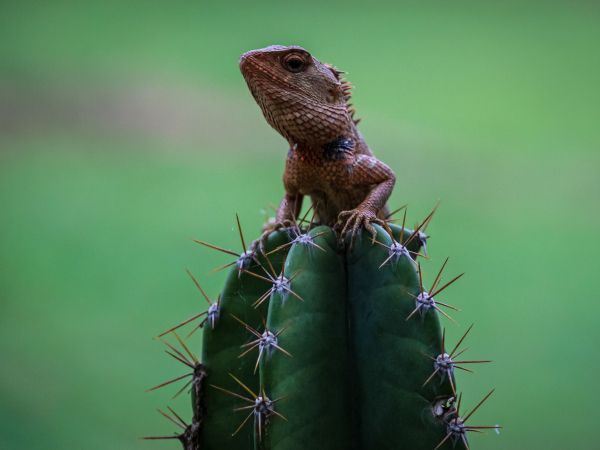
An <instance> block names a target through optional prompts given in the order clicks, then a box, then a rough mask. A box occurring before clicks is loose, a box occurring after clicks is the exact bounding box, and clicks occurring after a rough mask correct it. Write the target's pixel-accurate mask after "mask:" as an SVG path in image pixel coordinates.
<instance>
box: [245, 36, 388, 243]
mask: <svg viewBox="0 0 600 450" xmlns="http://www.w3.org/2000/svg"><path fill="white" fill-rule="evenodd" d="M240 70H241V72H242V74H243V76H244V78H245V80H246V83H247V84H248V87H249V89H250V91H251V92H252V95H253V96H254V99H255V100H256V102H257V103H258V105H259V106H260V108H261V109H262V112H263V115H264V116H265V119H266V120H267V122H268V123H269V124H270V125H271V126H272V127H273V128H275V130H277V132H279V134H281V135H282V136H283V137H284V138H285V139H286V140H287V141H288V143H289V147H290V149H289V152H288V155H287V160H286V165H285V173H284V175H283V184H284V187H285V196H284V198H283V200H282V201H281V204H280V205H279V208H278V210H277V214H276V217H275V222H274V223H273V224H269V225H267V226H266V227H265V230H264V231H265V233H264V234H263V238H264V237H265V236H266V235H268V233H269V232H271V231H273V230H275V229H278V228H281V227H285V226H288V225H289V224H290V222H292V221H294V220H295V219H296V218H297V217H298V215H299V214H300V210H301V207H302V199H303V197H304V196H305V195H308V196H310V198H311V200H312V205H313V207H314V210H315V220H316V222H319V223H321V224H324V225H329V226H335V227H336V229H338V230H340V229H341V235H342V236H344V235H346V233H351V236H352V238H354V236H355V234H356V233H357V231H358V230H359V229H360V228H361V227H365V228H366V229H367V230H368V231H369V232H370V233H371V234H372V235H373V236H375V234H376V232H375V229H374V228H373V226H372V223H379V224H382V225H383V224H384V220H385V218H386V215H387V207H386V202H387V200H388V198H389V196H390V194H391V193H392V189H393V187H394V183H395V181H396V178H395V175H394V172H392V170H391V169H390V168H389V167H388V166H387V165H385V164H384V163H382V162H381V161H379V160H378V159H376V158H375V157H374V156H373V153H372V152H371V150H370V149H369V147H368V146H367V144H366V143H365V141H364V139H363V137H362V135H361V134H360V133H359V131H358V129H357V126H356V125H357V123H358V120H355V119H354V109H353V108H352V105H351V104H350V103H349V101H350V89H351V86H350V84H349V83H348V82H347V81H345V80H344V79H343V78H342V73H343V72H341V71H340V70H338V69H336V68H335V67H334V66H331V65H329V64H324V63H322V62H320V61H319V60H318V59H316V58H314V57H313V56H311V54H310V53H309V52H307V51H306V50H305V49H303V48H302V47H298V46H289V47H287V46H281V45H272V46H270V47H266V48H262V49H258V50H252V51H249V52H246V53H244V54H243V55H242V56H241V58H240Z"/></svg>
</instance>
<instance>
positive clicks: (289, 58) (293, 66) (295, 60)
mask: <svg viewBox="0 0 600 450" xmlns="http://www.w3.org/2000/svg"><path fill="white" fill-rule="evenodd" d="M282 62H283V67H284V68H285V69H286V70H288V71H289V72H292V73H298V72H302V71H303V70H304V69H306V62H305V61H304V58H302V57H301V56H300V55H298V54H295V53H292V54H289V55H286V56H285V57H284V58H283V61H282Z"/></svg>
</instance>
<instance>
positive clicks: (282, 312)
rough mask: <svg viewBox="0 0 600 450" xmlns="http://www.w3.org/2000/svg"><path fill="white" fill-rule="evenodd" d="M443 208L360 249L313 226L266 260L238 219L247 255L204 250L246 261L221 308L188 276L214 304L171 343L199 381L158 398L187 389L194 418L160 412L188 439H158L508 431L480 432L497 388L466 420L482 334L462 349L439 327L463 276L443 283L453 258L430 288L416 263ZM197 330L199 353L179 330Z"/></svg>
mask: <svg viewBox="0 0 600 450" xmlns="http://www.w3.org/2000/svg"><path fill="white" fill-rule="evenodd" d="M434 211H435V209H434ZM434 211H432V213H431V214H429V215H428V216H427V217H426V218H425V220H423V221H422V222H421V224H420V225H419V226H417V227H415V229H414V230H410V229H407V228H406V227H405V223H406V209H404V216H403V219H402V225H397V224H395V223H393V222H394V221H393V220H392V219H391V218H390V217H388V218H387V219H386V221H385V224H384V226H383V227H382V226H379V225H375V230H376V236H372V235H371V234H370V233H368V232H366V231H363V232H362V234H360V235H358V237H357V238H356V240H355V241H354V242H352V245H350V242H349V240H348V239H346V240H345V241H343V242H340V241H339V239H338V235H337V234H336V233H335V232H334V231H333V230H332V229H331V228H329V227H326V226H316V225H314V224H313V223H312V221H310V222H307V220H306V217H305V218H303V219H300V220H298V221H297V222H294V223H293V224H292V226H291V227H290V228H286V229H280V230H278V231H275V232H273V233H271V234H270V235H269V236H268V238H267V239H266V241H265V246H264V249H262V251H259V250H258V249H257V248H258V247H257V246H250V247H248V246H247V245H246V241H245V238H244V235H243V233H242V229H241V226H240V223H239V219H238V220H237V225H238V229H239V233H240V240H241V246H242V249H241V252H239V253H238V252H234V251H231V250H227V249H224V248H221V247H218V246H216V245H213V244H208V243H206V242H204V241H196V242H197V243H199V244H201V245H203V246H206V247H210V248H212V249H215V250H217V251H220V252H224V253H226V254H228V255H231V256H232V257H233V258H234V260H233V261H231V262H230V263H229V264H227V265H226V266H223V268H226V267H230V270H229V274H228V276H227V280H226V282H225V286H224V288H223V291H222V293H221V295H220V296H219V298H218V299H217V300H211V299H210V298H209V297H208V296H207V295H206V293H205V292H204V290H203V289H202V287H201V286H200V284H199V283H198V281H197V280H196V279H195V278H194V277H193V276H192V274H191V273H189V272H188V273H189V275H190V277H191V278H192V280H193V282H194V283H195V285H196V287H197V288H198V290H199V292H200V293H201V295H202V297H203V299H204V300H205V301H206V302H207V304H208V309H207V310H206V311H204V312H201V313H198V314H197V315H195V316H192V317H191V318H189V319H186V320H184V321H183V322H181V323H180V324H179V325H176V326H174V327H171V328H169V329H168V330H167V331H165V332H163V333H161V334H160V338H165V337H167V336H168V335H172V336H173V337H174V338H175V341H176V343H177V346H175V345H173V344H171V343H169V342H167V341H166V340H165V341H163V342H164V343H165V345H166V346H167V350H166V352H167V353H168V354H169V355H170V356H171V357H172V358H174V359H176V360H177V361H179V362H180V363H181V364H183V365H184V366H186V368H187V369H188V372H187V373H186V374H183V375H180V376H177V377H175V378H173V379H172V380H168V381H166V382H163V383H161V384H159V385H158V386H156V387H154V388H152V389H151V390H155V389H158V388H161V387H164V386H167V385H170V384H171V383H177V382H181V383H183V386H182V387H181V388H180V389H179V390H178V391H177V393H176V394H175V395H176V396H177V395H179V394H180V393H182V392H184V391H186V390H188V391H190V392H191V397H192V410H193V416H192V421H191V423H189V424H188V423H186V422H185V421H184V420H183V419H182V418H181V417H180V416H179V415H178V414H177V413H176V412H175V411H173V410H172V409H171V408H168V409H169V413H170V414H168V413H165V412H164V411H162V410H159V412H160V413H161V414H162V415H163V416H165V417H166V418H167V419H169V420H170V421H171V422H172V423H174V424H175V425H176V426H177V427H178V428H180V430H181V431H180V432H179V433H176V434H174V435H172V436H155V437H148V438H147V439H176V440H179V441H180V442H181V443H182V445H183V447H184V449H195V450H200V449H202V450H222V449H231V450H250V449H260V450H295V449H306V448H311V449H313V448H314V449H321V450H337V449H339V450H342V449H344V450H346V449H354V450H366V449H411V450H421V449H422V450H437V449H451V448H459V449H460V448H463V449H469V443H468V434H469V433H470V432H482V431H484V430H486V429H494V430H496V431H498V429H499V428H500V427H499V426H497V425H494V426H480V425H472V424H471V418H472V416H473V415H474V413H475V412H476V411H477V410H478V409H479V407H480V406H481V405H482V404H483V403H484V402H485V401H486V400H487V399H488V398H489V397H490V395H491V394H492V392H493V391H491V392H490V393H488V394H487V395H486V396H485V397H483V399H482V400H481V401H480V402H479V403H478V404H477V405H476V406H475V407H474V408H473V409H471V411H470V412H467V413H465V414H463V413H462V411H461V397H462V395H461V394H459V393H458V392H457V385H456V378H455V372H456V371H457V370H458V371H465V372H471V371H472V370H471V369H470V368H469V367H472V365H474V364H481V363H486V362H490V361H489V360H478V359H469V358H466V357H464V353H465V352H466V349H463V348H462V344H463V342H464V341H465V339H466V338H467V336H468V334H469V333H470V331H471V329H472V325H471V326H470V327H469V328H468V329H467V330H466V332H465V333H464V335H463V336H462V337H461V338H460V339H459V340H458V342H456V343H455V344H454V345H452V346H450V345H448V343H447V342H446V339H445V331H444V330H443V329H442V327H441V326H440V315H443V316H445V317H446V318H448V319H449V320H452V318H451V317H450V315H449V314H448V312H447V311H458V309H457V308H456V307H454V306H452V305H449V304H447V303H445V302H443V301H442V300H443V299H440V296H442V294H443V293H444V291H445V290H446V289H447V288H448V287H449V286H451V285H452V284H453V283H454V282H455V281H457V280H458V279H459V278H460V277H461V276H462V274H460V275H457V276H455V277H453V278H451V279H450V280H449V281H447V282H444V280H443V278H444V273H443V272H444V270H445V268H446V266H447V263H448V259H446V260H445V261H444V263H443V264H442V266H441V268H440V269H439V271H438V272H437V274H436V276H435V278H434V281H433V283H432V284H431V285H430V286H429V288H425V285H424V283H423V274H422V268H421V264H420V263H419V262H417V259H418V258H419V257H425V255H426V251H425V245H426V241H427V235H426V233H425V229H426V227H427V225H428V224H429V222H430V221H431V219H432V217H433V213H434ZM445 310H446V311H445ZM196 321H199V323H197V324H195V325H193V328H192V332H194V331H195V330H197V329H198V328H203V349H202V355H201V358H199V357H197V356H196V355H195V354H194V353H193V352H192V351H191V350H190V349H189V348H188V346H187V345H186V343H185V341H184V339H182V338H181V337H180V336H179V335H178V334H177V330H178V329H179V328H181V327H184V326H189V325H190V324H194V323H195V322H196ZM184 381H185V382H184ZM188 388H189V389H188Z"/></svg>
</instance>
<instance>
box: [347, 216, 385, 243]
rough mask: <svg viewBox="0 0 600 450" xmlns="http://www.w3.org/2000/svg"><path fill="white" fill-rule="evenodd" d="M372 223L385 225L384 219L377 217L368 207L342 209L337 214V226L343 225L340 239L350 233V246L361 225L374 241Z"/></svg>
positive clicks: (374, 231)
mask: <svg viewBox="0 0 600 450" xmlns="http://www.w3.org/2000/svg"><path fill="white" fill-rule="evenodd" d="M373 223H376V224H378V225H382V226H385V221H383V220H381V219H379V218H377V215H376V214H375V213H374V212H373V211H370V210H368V209H367V210H365V209H360V208H357V209H352V210H349V211H342V212H340V214H339V215H338V226H341V225H342V224H343V225H344V226H343V228H342V231H341V233H340V235H341V237H342V239H343V238H344V237H345V236H346V235H347V234H348V233H350V248H352V246H353V245H354V240H355V239H356V235H357V234H358V232H359V230H360V228H361V227H364V228H365V229H366V230H367V231H368V232H369V233H371V236H373V242H375V239H376V238H377V230H375V228H374V227H373V225H372V224H373Z"/></svg>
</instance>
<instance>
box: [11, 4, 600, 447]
mask: <svg viewBox="0 0 600 450" xmlns="http://www.w3.org/2000/svg"><path fill="white" fill-rule="evenodd" d="M599 23H600V7H599V6H598V3H597V2H592V1H573V2H567V1H564V2H552V1H546V2H530V1H507V2H478V1H473V2H463V1H454V2H447V1H431V2H389V3H387V2H386V3H378V2H369V3H366V2H364V1H363V2H352V1H344V2H341V3H336V2H324V1H320V2H311V1H306V0H305V1H302V2H293V3H290V4H287V3H286V2H282V1H277V2H272V3H268V2H245V1H240V2H235V1H229V2H219V3H217V2H214V3H212V4H209V3H207V2H202V1H197V2H183V1H172V2H150V1H127V2H124V1H115V0H104V1H102V2H83V1H82V2H66V1H60V0H56V1H53V2H30V1H26V0H21V1H9V0H6V1H3V2H2V3H1V5H0V205H1V213H0V349H1V352H0V354H1V358H2V362H1V364H0V367H1V369H0V448H2V449H29V450H35V449H92V450H93V449H154V448H178V443H177V442H169V443H163V444H162V445H161V444H160V443H156V442H145V441H141V440H139V439H138V438H139V437H140V436H144V435H147V434H164V433H170V432H171V431H172V427H171V426H170V424H169V423H168V422H166V421H165V420H164V419H163V418H161V417H160V416H159V415H158V414H156V413H155V411H154V409H155V408H156V407H163V406H164V405H166V404H171V405H173V406H174V407H175V408H177V410H178V411H180V412H181V413H182V414H183V415H184V416H185V417H189V406H188V402H187V399H185V398H178V399H176V400H175V401H171V400H170V397H171V396H172V395H173V394H174V392H175V391H176V388H175V387H172V388H171V389H166V390H165V391H163V392H156V393H151V394H147V393H145V392H144V389H146V388H148V387H150V386H153V385H154V384H157V383H158V382H160V381H163V380H165V379H168V378H169V377H174V376H176V375H179V374H180V373H182V368H180V367H179V366H178V365H177V364H176V363H175V362H174V361H171V360H169V359H168V358H167V357H166V356H165V355H164V353H163V352H162V348H161V345H160V344H159V343H157V342H156V341H154V340H153V339H152V336H155V335H156V334H157V333H158V332H160V331H163V330H164V329H165V328H167V327H168V326H169V325H172V324H175V323H177V321H179V320H181V319H183V318H185V317H187V316H189V315H192V314H193V313H195V312H197V311H198V310H199V308H204V307H205V304H204V303H203V302H202V301H201V300H200V298H199V297H198V295H197V292H196V291H195V288H194V286H193V285H192V284H191V283H190V282H189V280H188V279H187V277H186V275H185V272H184V269H185V268H190V269H191V270H192V271H193V272H194V273H195V274H196V275H197V276H198V277H199V278H200V280H201V282H202V284H203V285H204V287H205V288H206V289H207V291H208V292H209V293H210V294H211V295H216V294H217V293H218V292H219V289H220V286H221V284H222V282H223V278H224V274H222V273H220V274H214V273H210V269H211V268H213V267H215V266H217V265H218V264H221V263H224V262H227V261H228V259H227V258H226V257H224V256H222V255H220V254H215V253H212V252H210V251H208V250H207V249H205V248H200V247H199V246H197V245H195V244H193V243H192V241H191V239H192V238H201V239H204V240H207V241H210V242H214V243H217V244H219V245H223V246H225V247H227V248H233V249H239V243H238V239H237V234H236V231H235V229H234V227H233V225H234V214H235V213H236V212H237V213H239V214H240V217H241V219H242V223H243V225H244V228H245V230H246V233H247V235H248V236H249V237H251V236H256V235H257V233H258V231H259V229H260V225H261V223H262V221H263V220H264V217H265V215H266V214H268V213H269V205H271V204H275V203H277V202H278V200H279V198H280V196H281V195H282V186H281V182H280V178H281V174H282V169H283V164H284V156H285V153H286V147H285V143H284V142H283V140H282V139H281V138H280V137H279V136H278V135H276V133H275V132H273V131H272V130H271V129H270V128H269V127H268V126H267V125H266V123H265V122H264V121H263V119H262V117H261V114H260V111H259V109H258V108H257V107H256V105H255V104H254V102H253V100H252V98H251V96H250V95H249V93H248V92H247V90H246V87H245V84H244V82H243V79H242V77H241V76H240V74H239V71H238V69H237V59H238V56H239V55H240V54H241V53H242V52H243V51H246V50H249V49H252V48H258V47H263V46H266V45H269V44H272V43H282V44H291V43H295V44H300V45H303V46H305V47H306V48H308V49H309V50H310V51H312V52H313V53H314V54H315V55H316V56H317V57H319V58H320V59H322V60H324V61H328V62H332V63H334V64H335V65H337V66H338V67H340V68H342V69H344V70H346V71H347V72H348V73H349V75H348V76H349V79H350V80H351V81H352V82H353V83H354V85H355V86H356V89H355V94H354V103H355V104H356V106H357V109H358V113H359V116H360V117H363V118H364V120H363V123H362V124H361V130H362V131H363V133H364V134H365V135H366V137H367V140H368V142H369V143H370V145H371V146H372V148H373V149H374V150H375V152H376V154H377V155H378V156H379V157H380V158H381V159H383V160H384V161H386V162H387V163H388V164H389V165H390V166H391V167H392V168H393V169H394V170H395V171H396V173H397V175H398V183H397V188H396V190H395V193H394V195H393V197H392V201H391V204H392V206H399V205H401V204H403V203H408V204H409V218H410V221H411V224H413V223H415V222H417V221H418V220H419V219H420V218H422V217H424V215H425V214H426V213H427V212H428V210H429V209H430V208H431V207H432V206H433V205H434V204H435V203H436V202H437V201H438V200H441V206H440V209H439V212H438V214H437V216H436V218H435V220H434V221H433V223H432V225H431V226H430V228H429V231H430V234H431V235H432V238H431V241H430V253H431V256H432V259H431V261H429V262H426V263H425V271H426V272H427V273H426V275H427V276H428V277H429V279H431V276H432V275H433V274H434V272H435V271H437V269H438V267H439V266H440V264H441V262H442V261H443V258H444V257H446V256H447V255H451V259H450V263H449V266H448V269H449V270H448V274H447V276H448V277H450V276H451V275H454V274H457V273H459V272H462V271H465V272H466V273H467V275H466V276H465V277H464V278H463V279H461V280H460V281H459V282H458V283H457V284H456V285H455V286H454V287H453V288H452V289H450V290H449V291H448V293H447V295H446V297H445V299H446V301H448V302H449V303H452V304H455V305H457V306H458V307H460V308H461V309H462V310H463V311H462V312H460V313H458V314H456V319H457V320H458V322H459V326H455V325H452V324H451V323H446V325H447V327H448V333H449V335H450V336H451V339H456V338H457V336H459V335H460V334H462V332H463V331H464V330H465V328H466V327H467V326H468V325H469V324H470V323H472V322H474V323H475V328H474V330H473V333H472V335H471V337H470V339H469V347H470V348H471V350H470V352H469V353H470V355H471V356H473V357H479V358H491V359H493V360H494V361H495V362H494V364H492V365H488V366H485V367H478V368H477V369H478V370H477V373H476V374H475V375H470V374H464V375H463V374H462V373H461V374H459V377H460V378H459V383H460V387H461V388H462V389H463V391H464V396H465V397H464V400H465V403H464V404H465V405H466V406H467V407H469V406H472V405H474V404H475V403H476V402H477V401H478V400H479V399H480V398H481V397H482V396H483V395H484V394H485V393H486V392H487V391H488V390H489V389H490V388H492V387H495V388H496V389H497V391H496V393H495V394H494V396H493V397H492V398H491V399H490V401H489V402H488V403H487V405H486V406H485V407H484V408H482V409H481V410H480V411H479V412H478V413H477V415H476V416H475V417H474V422H478V423H479V424H482V425H493V424H497V423H499V424H501V425H503V426H504V427H505V429H504V430H503V431H502V433H501V434H500V435H499V436H497V435H495V434H494V433H488V434H486V435H483V436H479V435H478V436H474V437H472V439H471V440H472V447H473V448H475V449H545V450H550V449H565V448H569V449H583V448H596V447H597V445H598V444H597V442H598V437H597V423H598V419H600V414H599V413H598V406H597V399H598V394H600V392H598V388H597V382H596V378H597V376H598V373H599V370H600V359H598V344H599V342H600V332H599V331H598V330H599V328H598V317H599V313H600V301H599V300H598V296H597V286H596V280H595V279H596V276H597V273H598V262H597V261H598V254H599V253H600V245H599V240H598V239H597V236H596V233H597V231H598V227H599V226H600V213H599V211H598V205H599V200H600V198H599V197H600V196H599V194H600V181H599V169H600V164H599V163H600V152H599V150H600V126H599V119H600V87H599V80H600V52H599V51H598V43H599V42H600V26H598V24H599ZM198 337H199V336H194V337H193V338H192V342H193V345H194V347H195V349H197V350H199V349H200V343H199V340H198V339H197V338H198ZM374 382H376V380H374Z"/></svg>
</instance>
